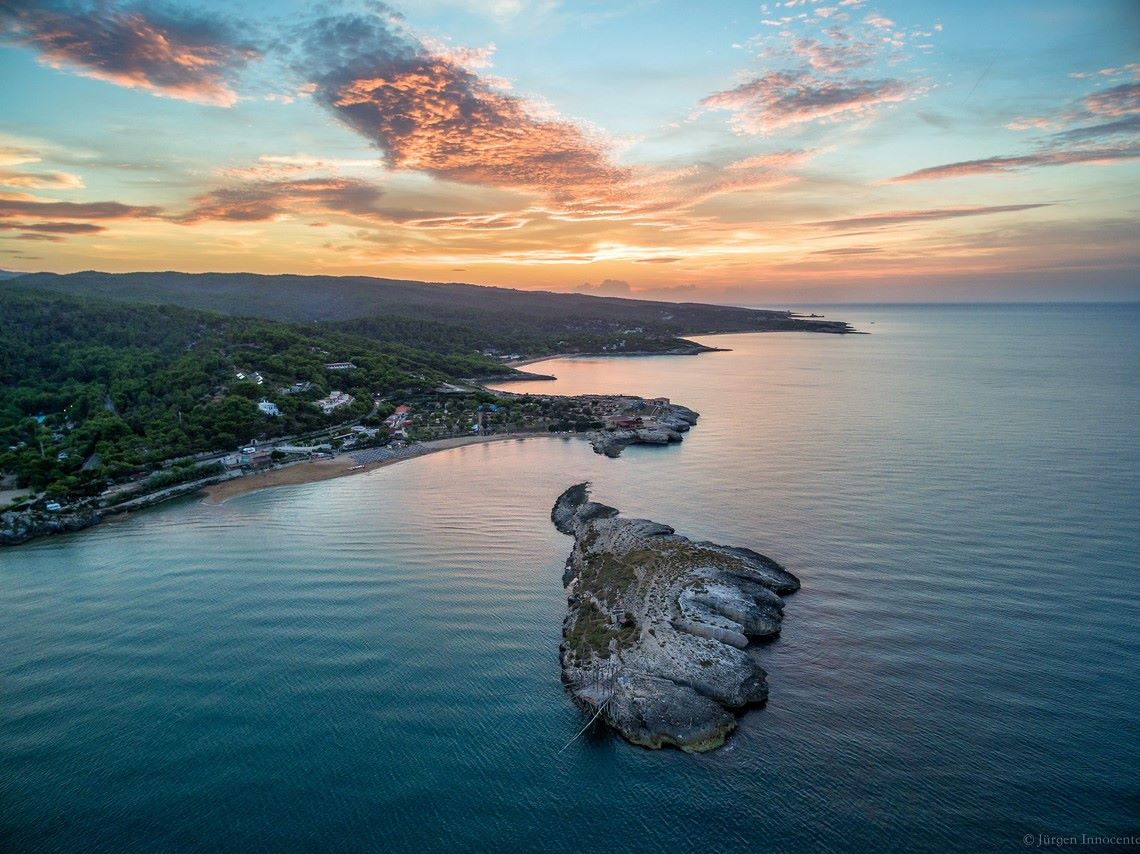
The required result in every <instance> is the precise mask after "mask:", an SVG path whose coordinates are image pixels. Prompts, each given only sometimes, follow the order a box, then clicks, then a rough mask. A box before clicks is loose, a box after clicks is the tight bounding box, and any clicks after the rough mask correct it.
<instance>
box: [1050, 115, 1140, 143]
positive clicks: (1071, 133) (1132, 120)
mask: <svg viewBox="0 0 1140 854" xmlns="http://www.w3.org/2000/svg"><path fill="white" fill-rule="evenodd" d="M1135 135H1140V115H1135V116H1126V117H1124V118H1122V119H1116V120H1115V121H1111V122H1102V123H1101V124H1098V125H1086V126H1085V127H1077V128H1071V129H1069V130H1065V131H1060V132H1059V133H1055V134H1053V135H1052V137H1051V138H1052V139H1053V140H1055V141H1058V142H1087V141H1089V140H1096V139H1105V138H1106V137H1114V136H1135Z"/></svg>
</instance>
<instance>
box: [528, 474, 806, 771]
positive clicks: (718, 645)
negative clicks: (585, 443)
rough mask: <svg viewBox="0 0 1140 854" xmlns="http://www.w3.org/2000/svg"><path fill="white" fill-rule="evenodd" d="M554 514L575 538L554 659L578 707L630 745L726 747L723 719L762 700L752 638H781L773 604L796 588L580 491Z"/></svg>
mask: <svg viewBox="0 0 1140 854" xmlns="http://www.w3.org/2000/svg"><path fill="white" fill-rule="evenodd" d="M550 515H551V520H552V521H553V522H554V524H555V526H556V527H557V528H558V530H559V531H561V532H562V533H564V534H569V535H571V536H573V537H574V548H573V550H572V551H571V553H570V557H569V558H568V559H567V561H566V571H565V573H564V574H563V578H562V581H563V584H564V585H565V587H566V594H567V599H568V603H569V613H568V614H567V616H566V620H565V622H564V624H563V630H562V635H563V640H562V645H561V648H560V653H561V658H562V679H563V682H565V683H566V685H567V687H568V689H569V690H570V692H571V694H572V696H573V697H574V699H575V701H576V702H578V703H579V704H580V705H582V706H583V707H584V708H586V709H587V710H588V711H589V712H590V713H591V714H597V715H599V716H600V717H601V718H602V719H604V720H605V721H606V722H607V723H608V724H609V725H611V726H612V727H614V728H615V729H616V730H618V732H620V733H621V734H622V735H623V736H625V737H626V738H627V739H629V740H630V741H632V742H633V743H635V744H640V745H644V746H646V747H653V748H657V747H662V746H663V745H667V744H671V745H676V746H677V747H680V748H682V749H683V750H687V751H703V750H711V749H713V748H715V747H719V746H720V745H722V744H723V743H724V740H725V737H726V736H727V735H728V733H729V732H731V731H732V730H733V728H735V726H736V718H735V717H734V716H733V714H732V713H731V711H730V710H733V709H740V708H743V707H745V706H748V705H750V704H753V703H762V702H764V701H765V700H766V699H767V697H768V685H767V681H766V677H767V674H766V673H765V672H764V670H763V669H761V667H760V665H759V664H758V663H757V660H756V655H755V650H754V649H753V648H752V646H751V645H750V639H752V638H763V637H771V636H773V635H776V634H777V633H779V631H780V621H781V619H782V616H783V607H784V603H783V600H782V599H781V598H780V595H781V594H787V593H791V592H792V591H794V590H797V589H799V586H800V583H799V580H798V579H797V578H796V577H795V576H794V575H792V574H791V573H790V572H788V571H787V570H785V569H784V568H783V567H782V566H780V565H779V564H778V563H776V562H775V561H774V560H772V559H771V558H768V557H765V556H764V555H761V554H757V553H756V552H754V551H751V550H749V549H744V548H733V547H730V546H720V545H716V544H715V543H707V542H706V543H699V542H692V541H690V540H688V539H686V538H685V537H682V536H680V535H678V534H676V533H675V532H674V530H673V529H672V528H670V527H669V526H668V525H661V524H658V523H657V522H651V521H649V520H647V519H623V518H618V511H617V510H616V509H614V508H613V507H607V506H606V505H604V504H598V503H596V502H593V501H590V500H589V488H588V484H585V483H580V484H577V485H576V486H572V487H570V488H569V489H567V490H566V491H565V492H564V493H562V495H561V496H559V498H558V500H557V502H555V504H554V508H553V510H551V514H550Z"/></svg>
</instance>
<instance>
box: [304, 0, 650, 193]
mask: <svg viewBox="0 0 1140 854" xmlns="http://www.w3.org/2000/svg"><path fill="white" fill-rule="evenodd" d="M378 8H379V9H380V11H379V12H378V13H376V14H341V15H326V16H323V17H320V18H317V19H316V20H315V21H312V22H310V23H307V24H306V26H305V28H304V30H303V31H301V34H300V36H299V38H300V40H301V52H302V56H303V59H302V62H301V64H300V65H299V66H298V70H299V71H301V72H302V73H305V74H307V75H308V76H309V79H311V80H312V81H313V82H314V83H315V84H316V89H315V91H314V92H313V98H314V100H315V101H316V103H318V104H319V105H321V106H323V107H324V108H325V109H327V110H329V111H330V112H331V113H333V114H334V115H335V116H336V117H337V118H339V119H340V120H341V121H342V122H344V123H345V124H346V125H348V126H349V127H350V128H352V129H353V130H355V131H356V132H357V133H359V134H361V135H362V136H363V137H365V138H366V139H368V140H370V141H371V142H372V143H374V144H375V145H376V146H377V147H378V148H379V149H380V150H381V151H383V153H384V156H385V158H386V160H387V162H388V164H389V166H390V167H391V168H392V169H394V170H415V171H421V172H426V173H428V174H431V175H434V176H436V177H438V178H442V179H446V180H449V181H458V182H463V183H468V184H478V185H485V186H492V187H499V188H506V189H516V190H524V191H528V192H534V193H537V194H540V195H542V196H544V197H546V198H549V199H552V200H554V201H555V202H557V203H559V204H562V205H573V206H576V207H579V208H589V207H591V206H594V205H598V204H601V203H603V202H604V201H611V200H612V199H613V198H614V197H615V194H616V193H617V191H618V188H619V187H620V186H621V185H622V184H623V183H624V182H625V181H626V180H627V179H628V178H629V177H630V175H629V172H628V170H625V169H622V168H620V167H618V166H615V165H614V164H613V163H612V162H611V161H610V159H609V156H608V151H607V147H606V145H605V143H604V142H603V141H601V140H600V139H599V138H597V137H596V136H595V135H592V134H590V133H588V132H587V131H585V130H584V129H582V128H581V127H579V126H578V125H576V124H574V123H573V122H570V121H567V120H564V119H561V118H558V117H557V116H554V115H551V114H550V111H549V110H542V109H540V108H539V107H537V106H536V105H535V104H533V103H530V102H528V101H526V100H524V99H522V98H520V97H518V96H516V95H512V94H508V93H505V92H503V91H501V90H500V89H498V88H495V87H494V86H492V85H491V84H490V83H489V82H488V81H487V80H485V79H483V78H481V77H480V76H479V75H478V74H477V73H476V72H475V71H473V70H471V69H470V68H468V67H465V66H464V65H463V64H462V63H461V62H459V61H457V60H456V59H455V58H454V57H453V56H450V55H447V54H441V53H433V52H432V51H431V50H429V49H428V48H427V47H425V45H424V44H423V43H422V42H421V41H419V40H418V39H417V38H415V37H414V36H413V35H411V34H410V33H408V32H407V31H406V30H405V29H403V28H402V26H401V25H400V23H399V21H398V20H397V19H395V18H394V17H393V16H392V15H391V14H390V13H388V14H385V13H384V11H383V7H378Z"/></svg>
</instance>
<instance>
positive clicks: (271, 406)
mask: <svg viewBox="0 0 1140 854" xmlns="http://www.w3.org/2000/svg"><path fill="white" fill-rule="evenodd" d="M257 408H258V409H260V410H261V411H262V412H263V413H264V414H266V415H268V416H270V417H271V418H276V417H277V416H278V415H280V414H281V410H280V409H278V408H277V404H276V403H271V402H270V401H268V400H266V399H265V398H262V399H261V402H260V403H258V404H257Z"/></svg>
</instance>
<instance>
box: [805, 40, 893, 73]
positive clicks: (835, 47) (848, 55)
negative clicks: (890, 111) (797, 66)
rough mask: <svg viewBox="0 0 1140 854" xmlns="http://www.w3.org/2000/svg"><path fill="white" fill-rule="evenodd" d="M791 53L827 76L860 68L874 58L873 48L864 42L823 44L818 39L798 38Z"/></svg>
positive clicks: (869, 43) (870, 44)
mask: <svg viewBox="0 0 1140 854" xmlns="http://www.w3.org/2000/svg"><path fill="white" fill-rule="evenodd" d="M792 52H793V53H795V54H796V55H797V56H800V57H802V58H803V59H806V60H807V62H808V65H810V66H811V67H812V68H814V69H816V70H817V71H823V72H826V73H829V74H838V73H840V72H843V71H851V70H853V69H856V68H862V67H863V66H865V65H868V64H870V63H871V62H872V61H873V60H874V58H875V46H874V45H873V44H872V43H871V42H865V41H862V42H855V43H849V42H839V43H836V44H824V43H823V42H821V41H819V40H818V39H813V38H799V39H796V41H795V43H794V44H793V46H792Z"/></svg>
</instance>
